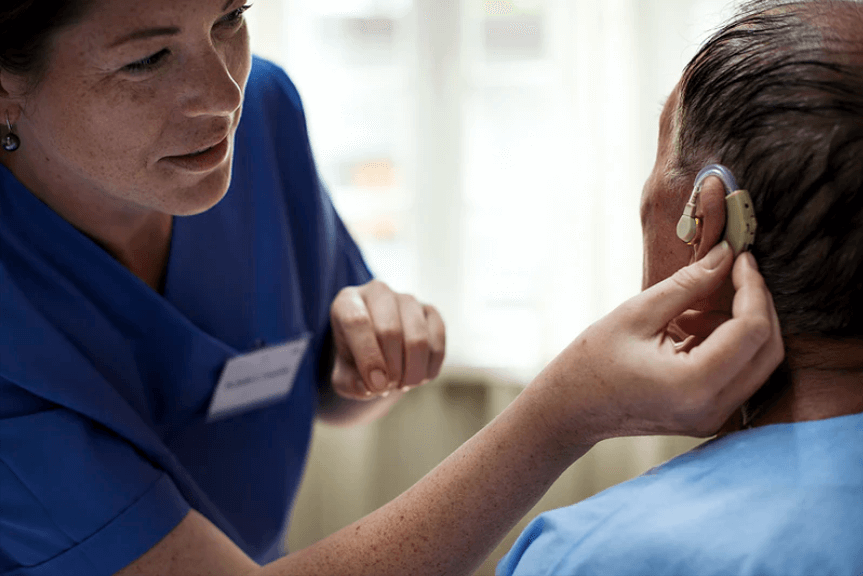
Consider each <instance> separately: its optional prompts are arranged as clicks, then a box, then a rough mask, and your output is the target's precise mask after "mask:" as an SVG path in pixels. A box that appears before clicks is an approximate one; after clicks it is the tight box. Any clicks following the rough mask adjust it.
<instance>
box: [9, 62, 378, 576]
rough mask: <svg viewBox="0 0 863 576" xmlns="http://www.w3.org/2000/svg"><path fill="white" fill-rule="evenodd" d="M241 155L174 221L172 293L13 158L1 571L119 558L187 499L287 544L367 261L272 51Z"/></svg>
mask: <svg viewBox="0 0 863 576" xmlns="http://www.w3.org/2000/svg"><path fill="white" fill-rule="evenodd" d="M24 145H26V142H25V143H24ZM233 162H234V163H233V180H232V184H231V186H230V189H229V190H228V193H227V195H226V196H225V198H224V199H223V200H222V201H221V202H220V203H219V204H218V205H217V206H215V207H214V208H213V209H211V210H209V211H207V212H205V213H203V214H201V215H198V216H191V217H182V218H180V217H178V218H175V219H174V228H173V237H172V242H171V253H170V259H169V263H168V270H167V279H166V286H165V293H164V295H159V294H157V293H156V292H155V291H153V290H152V289H151V288H149V287H148V286H147V285H146V284H144V283H143V282H142V281H141V280H139V279H138V278H137V277H135V276H134V275H133V274H132V273H131V272H129V271H128V270H127V269H126V268H124V267H123V266H121V265H120V264H119V263H118V262H117V261H116V260H114V259H113V258H112V257H111V256H110V255H109V254H108V253H107V252H105V251H104V250H102V249H101V248H100V247H99V246H97V245H96V244H95V243H94V242H92V241H91V240H90V239H88V238H87V237H86V236H84V235H83V234H81V233H80V232H78V231H77V230H76V229H75V228H73V227H72V226H71V225H70V224H69V223H68V222H66V221H65V220H63V219H62V218H60V217H59V216H58V215H57V214H56V213H55V212H53V211H52V210H51V209H50V208H48V207H47V206H46V205H45V204H43V203H42V202H41V201H39V200H38V199H37V198H36V197H34V196H33V195H32V194H30V193H29V192H28V191H27V190H25V189H24V188H23V187H22V185H21V184H20V183H19V182H18V181H17V180H16V179H15V178H14V177H13V176H12V174H11V173H10V172H9V171H8V170H6V169H5V168H2V167H0V319H2V322H0V574H4V575H5V574H14V575H16V576H17V575H24V574H28V575H29V574H32V575H36V574H39V575H48V574H51V575H54V574H63V575H67V576H68V575H74V574H87V575H88V576H89V575H96V574H112V573H114V572H115V571H117V570H119V569H121V568H123V567H124V566H126V565H128V564H129V563H131V562H132V561H134V560H135V559H136V558H138V557H139V556H140V555H141V554H143V553H144V552H146V551H147V550H149V549H150V548H151V547H152V546H153V545H154V544H156V543H157V542H158V541H159V540H160V539H161V538H162V537H164V536H165V535H166V534H167V533H168V532H170V531H171V530H172V529H173V528H174V526H176V525H177V524H178V523H179V522H180V520H181V519H182V518H183V517H184V516H185V515H186V513H187V512H188V511H189V509H190V508H194V509H196V510H198V511H199V512H201V513H202V514H204V515H205V516H206V517H207V518H209V519H210V520H211V521H212V522H213V523H215V524H216V525H217V526H218V527H219V528H220V529H221V530H223V531H224V532H225V533H226V534H227V535H228V536H229V537H230V538H231V539H232V540H233V541H234V542H236V543H237V544H238V545H239V546H240V547H241V548H242V549H243V550H245V552H246V553H247V554H249V555H250V556H252V557H253V558H255V559H256V560H257V561H259V562H267V561H269V560H272V559H273V558H275V557H277V556H278V555H279V553H280V544H281V542H282V540H283V537H284V532H285V527H286V525H287V516H288V511H289V509H290V507H291V504H292V500H293V498H294V495H295V494H296V491H297V488H298V485H299V482H300V477H301V475H302V471H303V467H304V464H305V458H306V454H307V451H308V446H309V440H310V434H311V427H312V420H313V418H314V414H315V406H316V400H317V396H316V394H317V387H318V386H319V385H320V384H322V382H321V378H319V375H320V374H319V373H320V367H321V366H319V364H320V362H319V359H320V358H321V356H322V351H323V348H324V343H325V340H326V336H327V334H328V331H329V305H330V303H331V302H332V300H333V298H334V297H335V295H336V293H337V292H338V291H339V290H340V289H341V288H342V287H344V286H346V285H358V284H362V283H365V282H367V281H368V280H369V279H370V278H371V275H370V273H369V271H368V269H367V268H366V265H365V264H364V262H363V259H362V257H361V255H360V253H359V250H358V249H357V247H356V245H355V244H354V242H353V241H352V239H351V238H350V236H349V234H348V232H347V231H346V229H345V227H344V225H343V223H342V221H341V220H340V219H339V217H338V215H337V214H336V212H335V210H334V209H333V206H332V204H331V202H330V200H329V198H328V196H327V194H326V192H325V191H324V190H323V188H322V185H321V183H320V181H319V179H318V174H317V171H316V169H315V163H314V160H313V158H312V153H311V150H310V146H309V140H308V134H307V131H306V124H305V118H304V114H303V108H302V104H301V102H300V98H299V95H298V94H297V91H296V89H295V88H294V86H293V84H292V83H291V81H290V80H289V79H288V77H287V76H286V75H285V73H284V72H283V71H282V70H280V69H279V68H277V67H276V66H274V65H273V64H271V63H269V62H266V61H263V60H260V59H257V58H256V59H254V62H253V65H252V72H251V76H250V78H249V82H248V86H247V89H246V93H245V102H244V112H243V116H242V120H241V122H240V124H239V128H238V131H237V135H236V143H235V154H234V161H233ZM303 335H310V336H311V343H310V345H309V348H308V350H307V352H306V354H305V356H304V358H303V361H302V364H301V367H300V369H299V372H298V374H297V377H296V380H295V382H294V385H293V388H292V390H291V392H290V394H289V396H288V397H287V398H286V399H284V400H283V401H280V402H278V403H276V404H272V405H269V406H267V407H265V408H259V409H254V410H249V411H246V412H244V413H241V414H237V415H234V416H232V417H228V418H225V419H223V420H217V421H215V422H211V423H208V422H207V419H206V413H207V409H208V406H209V402H210V400H211V397H212V393H213V390H214V387H215V385H216V382H217V380H218V377H219V375H220V372H221V371H222V368H223V367H224V365H225V362H226V360H228V359H230V358H232V357H234V356H237V355H238V354H242V353H246V352H248V351H250V350H253V349H255V348H256V347H258V346H260V344H261V343H262V342H263V343H265V344H266V345H276V344H281V343H285V342H287V341H291V340H293V339H295V338H298V337H301V336H303Z"/></svg>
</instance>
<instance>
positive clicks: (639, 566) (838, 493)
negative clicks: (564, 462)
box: [498, 414, 863, 576]
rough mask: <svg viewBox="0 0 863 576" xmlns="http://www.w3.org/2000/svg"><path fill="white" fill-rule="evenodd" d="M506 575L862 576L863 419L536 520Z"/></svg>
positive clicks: (720, 455) (750, 447)
mask: <svg viewBox="0 0 863 576" xmlns="http://www.w3.org/2000/svg"><path fill="white" fill-rule="evenodd" d="M498 574H500V575H503V576H510V575H515V576H541V575H543V576H571V575H572V576H574V575H576V574H577V575H583V576H587V575H603V576H609V575H632V576H645V575H657V576H658V575H672V574H673V575H679V576H693V575H699V576H710V575H741V576H744V575H753V576H754V575H776V576H792V575H795V574H799V575H801V576H804V575H805V576H815V575H819V574H825V575H826V574H834V575H846V576H860V575H861V574H863V414H854V415H850V416H843V417H838V418H831V419H827V420H819V421H813V422H800V423H796V424H778V425H771V426H764V427H760V428H755V429H752V430H746V431H742V432H737V433H735V434H730V435H728V436H725V437H722V438H719V439H716V440H713V441H710V442H707V443H706V444H703V445H701V446H699V447H698V448H696V449H694V450H692V451H690V452H688V453H686V454H684V455H682V456H679V457H677V458H675V459H673V460H671V461H669V462H667V463H666V464H664V465H662V466H659V467H658V468H655V469H653V470H652V471H650V472H648V473H646V474H644V475H643V476H640V477H638V478H635V479H634V480H631V481H629V482H624V483H623V484H620V485H618V486H615V487H613V488H610V489H608V490H605V491H604V492H601V493H600V494H597V495H596V496H594V497H592V498H589V499H587V500H585V501H583V502H581V503H578V504H575V505H573V506H569V507H567V508H561V509H559V510H554V511H552V512H547V513H545V514H542V515H540V516H538V517H537V518H536V519H535V520H534V521H533V522H531V524H530V525H529V526H528V527H527V528H526V529H525V530H524V532H523V533H522V534H521V536H520V537H519V539H518V540H517V541H516V543H515V545H514V546H513V548H512V550H510V552H509V553H508V554H507V555H506V556H505V557H504V558H503V560H501V562H500V564H499V565H498Z"/></svg>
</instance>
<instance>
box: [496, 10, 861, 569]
mask: <svg viewBox="0 0 863 576" xmlns="http://www.w3.org/2000/svg"><path fill="white" fill-rule="evenodd" d="M711 163H720V164H723V165H725V166H727V167H728V168H730V169H731V171H732V173H733V174H734V175H735V176H736V178H737V181H738V182H739V183H740V185H741V187H742V188H745V189H748V190H749V192H750V193H751V195H752V198H753V201H754V205H755V212H756V216H757V219H758V228H757V234H756V238H755V244H754V246H753V247H752V252H753V254H754V255H755V256H756V259H757V260H758V262H759V265H760V269H761V272H762V274H763V275H764V278H765V281H766V283H767V285H768V287H769V288H770V290H771V292H772V294H773V297H774V301H775V304H776V309H777V312H778V315H779V319H780V323H781V325H782V331H783V337H784V339H785V343H786V360H785V362H784V363H783V364H782V365H781V366H780V368H779V369H778V370H777V371H776V372H775V373H774V375H773V376H772V377H771V379H770V381H769V382H768V383H767V384H766V385H765V386H764V387H763V388H762V389H761V390H760V391H759V392H758V393H756V394H755V396H753V397H752V398H751V399H750V400H749V401H748V402H747V403H746V404H745V405H744V406H743V407H741V410H740V412H739V414H738V416H737V417H735V418H732V419H731V420H730V421H729V422H728V423H727V424H726V425H725V427H724V429H723V430H722V432H721V433H720V434H719V436H718V437H717V438H715V439H713V440H711V441H709V442H707V443H706V444H704V445H702V446H700V447H698V448H696V449H695V450H693V451H691V452H689V453H687V454H684V455H682V456H680V457H678V458H676V459H674V460H672V461H670V462H668V463H666V464H665V465H662V466H660V467H658V468H656V469H654V470H652V471H650V472H648V473H647V474H645V475H644V476H642V477H639V478H636V479H634V480H632V481H630V482H626V483H624V484H621V485H619V486H616V487H614V488H611V489H609V490H606V491H605V492H603V493H601V494H598V495H597V496H594V497H593V498H591V499H589V500H586V501H584V502H582V503H580V504H576V505H574V506H571V507H568V508H564V509H560V510H556V511H553V512H550V513H547V514H543V515H542V516H540V517H539V518H537V519H536V520H534V522H533V523H532V524H531V525H530V526H528V528H527V529H526V530H525V532H524V533H523V534H522V535H521V537H520V538H519V540H518V541H517V542H516V544H515V546H514V547H513V549H512V550H511V551H510V553H509V554H508V555H507V556H506V557H505V558H504V560H503V561H502V562H501V564H500V566H499V572H500V573H502V574H506V575H509V574H515V575H530V576H539V575H554V576H567V575H570V574H615V575H618V574H638V575H644V574H685V575H690V574H700V575H705V574H783V575H786V574H807V575H811V574H853V575H859V574H863V413H861V412H863V4H861V3H859V2H853V1H849V0H846V1H803V2H793V3H791V2H776V1H772V2H768V1H757V2H751V3H748V4H747V5H746V6H745V7H744V8H743V9H742V11H741V13H740V14H739V15H738V16H737V17H736V18H735V20H734V21H732V22H731V23H730V24H729V25H727V26H726V27H725V28H724V29H722V30H721V31H719V32H718V33H716V34H715V35H714V36H713V37H712V38H711V39H710V40H709V41H708V42H707V44H706V45H705V46H704V47H703V48H702V49H701V51H700V52H699V53H698V54H697V55H696V57H695V58H694V59H693V60H692V61H691V62H690V63H689V65H688V66H687V68H686V70H685V71H684V74H683V78H682V79H681V81H680V83H679V85H678V86H677V87H676V88H675V90H674V92H673V93H672V95H671V97H670V98H669V100H668V102H667V104H666V105H665V108H664V110H663V113H662V117H661V120H660V136H659V146H658V153H657V160H656V166H655V167H654V170H653V173H652V174H651V175H650V177H649V179H648V181H647V183H646V185H645V189H644V194H643V198H642V225H643V229H644V250H645V254H644V286H645V287H647V286H651V285H653V284H655V283H656V282H658V281H660V280H662V279H663V278H666V277H668V276H670V275H671V274H672V273H673V272H674V271H676V270H677V269H679V268H681V267H682V266H684V265H686V264H687V263H689V262H690V261H691V260H695V259H699V258H702V257H703V256H704V255H705V254H706V253H707V252H708V251H709V249H710V248H711V247H712V246H713V245H715V244H716V243H718V242H720V241H721V240H722V235H723V229H724V226H725V218H726V215H725V203H724V196H725V190H724V188H723V185H722V183H721V182H720V181H719V179H718V178H713V177H711V178H708V179H707V180H706V181H705V183H704V187H703V189H702V191H701V193H700V195H699V199H698V203H697V212H696V216H697V218H698V230H697V234H696V237H695V240H694V242H693V245H692V247H689V246H687V245H685V244H684V243H683V242H682V241H681V240H679V239H678V238H677V237H676V233H675V229H676V224H677V221H678V219H679V218H680V215H681V214H682V213H683V208H684V204H685V203H686V201H687V199H688V198H689V196H690V193H691V192H692V188H693V182H694V180H695V176H696V174H697V173H698V171H699V170H700V169H701V168H702V167H704V166H705V165H707V164H711ZM730 294H731V288H730V286H726V287H725V289H724V290H720V292H719V293H718V294H717V295H715V296H712V297H710V298H709V299H708V300H705V301H702V302H700V303H699V306H698V308H699V312H697V313H692V314H689V315H687V316H686V317H683V318H681V319H680V321H679V322H678V327H679V328H680V332H681V337H687V336H691V337H693V338H695V339H697V338H698V335H699V334H700V333H705V332H707V331H708V329H709V327H711V326H715V324H716V323H718V322H721V320H722V318H723V316H724V317H727V314H728V312H729V311H730V309H731V308H730V306H731V304H730V303H731V301H730V298H729V295H730ZM684 345H686V344H684Z"/></svg>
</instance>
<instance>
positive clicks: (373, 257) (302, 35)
mask: <svg viewBox="0 0 863 576" xmlns="http://www.w3.org/2000/svg"><path fill="white" fill-rule="evenodd" d="M726 4H727V2H726V1H725V0H696V1H684V0H669V1H667V2H651V3H647V2H639V1H637V0H604V1H599V0H594V1H588V0H338V1H335V0H329V1H327V2H307V1H304V0H282V1H279V0H267V2H261V3H259V4H258V5H256V6H255V8H254V9H253V10H251V11H250V12H249V18H250V25H251V27H252V34H253V44H252V45H253V49H254V50H255V51H256V53H259V54H261V55H263V56H266V57H269V58H271V59H273V60H275V61H276V62H278V63H279V64H281V65H282V66H284V67H285V68H286V70H287V71H288V73H289V74H290V75H291V77H292V79H293V80H294V82H295V83H296V84H297V86H298V88H299V90H300V93H301V95H302V96H303V99H304V103H305V106H306V112H307V116H308V121H309V129H310V134H311V138H312V145H313V148H314V151H315V154H316V158H317V161H318V165H319V169H320V171H321V174H322V177H323V179H324V181H325V182H326V184H327V186H328V187H329V189H330V192H331V194H332V196H333V200H334V202H335V204H336V206H337V208H338V209H339V211H340V213H341V215H342V217H343V218H344V219H345V221H346V223H347V224H348V227H349V228H350V230H351V231H352V233H353V234H354V236H355V238H356V239H357V241H358V243H359V244H360V246H361V247H362V248H363V250H364V253H365V254H366V257H367V259H368V261H369V264H370V266H371V267H372V269H373V271H374V272H375V273H376V274H377V275H378V276H379V277H380V278H381V279H383V280H385V281H387V282H388V283H390V285H391V286H392V287H393V288H394V289H397V290H400V291H406V292H412V293H415V294H417V296H419V297H420V298H421V299H423V300H425V301H428V302H431V303H433V304H435V305H436V306H438V307H439V308H440V309H441V311H442V313H443V315H444V319H445V320H446V322H447V328H448V363H449V364H457V365H467V366H472V367H484V368H492V369H497V370H503V371H506V372H509V373H511V374H513V375H515V376H517V377H523V378H525V379H528V378H530V377H531V376H532V375H533V374H535V373H536V372H537V371H538V370H539V369H540V368H541V367H542V366H543V365H544V364H545V363H547V362H548V361H549V360H550V359H551V358H552V357H554V356H555V355H556V354H557V353H558V352H559V351H560V350H561V349H562V348H563V347H565V346H566V345H567V344H568V343H569V342H570V341H571V340H572V339H573V338H574V337H575V336H576V335H577V334H578V333H580V332H581V331H582V330H583V329H584V328H585V327H586V326H587V325H588V324H589V323H590V322H592V321H594V320H596V319H597V318H599V317H600V316H602V315H603V314H605V313H607V312H608V311H610V310H611V309H612V308H613V307H614V306H616V305H617V304H619V303H621V302H622V301H623V300H625V299H626V298H628V297H630V296H632V295H633V294H635V293H636V292H637V291H638V290H639V288H640V283H641V280H640V278H641V232H640V222H639V217H638V204H639V198H640V193H641V187H642V184H643V182H644V179H645V178H646V177H647V175H648V174H649V172H650V170H651V167H652V164H653V158H654V155H655V150H656V131H657V122H658V116H659V107H660V104H661V103H662V101H663V100H664V98H665V96H667V94H668V93H669V92H670V91H671V89H672V88H673V87H674V84H675V82H676V81H677V79H678V78H679V76H680V72H681V70H682V67H683V65H684V64H685V62H686V61H688V59H689V58H690V57H691V56H692V55H693V54H694V52H695V50H696V48H697V44H698V42H699V41H701V40H702V39H703V38H704V37H705V36H706V32H707V31H708V30H709V29H710V28H711V27H712V26H715V25H716V24H718V23H719V22H721V20H722V17H723V16H727V15H728V12H727V10H728V8H727V7H726ZM723 9H724V10H725V12H723Z"/></svg>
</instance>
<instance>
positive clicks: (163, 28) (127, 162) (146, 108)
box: [4, 0, 251, 215]
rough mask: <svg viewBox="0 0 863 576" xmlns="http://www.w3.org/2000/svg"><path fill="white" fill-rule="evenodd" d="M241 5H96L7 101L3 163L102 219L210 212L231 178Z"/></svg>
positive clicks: (99, 0) (245, 44) (113, 0)
mask: <svg viewBox="0 0 863 576" xmlns="http://www.w3.org/2000/svg"><path fill="white" fill-rule="evenodd" d="M242 4H243V0H227V1H226V0H93V1H92V2H91V6H90V8H89V10H88V14H87V16H86V17H85V18H84V19H82V20H81V21H80V22H79V23H77V24H75V25H74V26H72V27H70V28H67V29H64V30H63V31H61V32H60V33H59V34H58V35H57V36H56V39H55V42H54V44H53V51H52V55H51V59H50V62H49V66H48V69H47V72H46V74H45V76H44V77H43V79H42V80H41V82H40V83H39V84H38V86H37V87H36V88H35V90H33V91H31V92H29V93H27V92H22V93H21V94H22V95H21V96H20V97H17V99H15V100H14V102H15V104H16V105H17V107H18V109H20V114H19V115H17V118H13V122H15V130H16V132H17V133H18V135H19V136H20V138H21V142H22V144H21V148H20V149H19V150H18V151H16V152H14V153H11V154H8V155H6V157H5V158H4V163H6V164H7V165H8V166H9V167H10V168H11V169H12V171H13V172H14V173H15V174H16V176H17V177H18V178H19V179H20V180H22V182H23V183H24V184H25V185H26V186H28V188H30V189H31V190H32V191H33V192H34V193H36V195H37V196H40V197H43V200H44V199H45V198H44V196H45V195H46V194H47V195H51V196H54V197H56V196H57V195H61V194H62V195H63V197H64V198H65V199H66V201H67V202H73V203H76V204H78V205H79V207H80V206H84V207H87V206H89V207H90V208H92V209H93V210H94V211H95V212H101V213H104V214H106V215H107V214H108V213H110V212H111V211H116V210H121V211H126V212H128V213H140V212H146V213H149V212H153V211H156V212H161V213H166V214H174V215H188V214H195V213H199V212H202V211H204V210H206V209H208V208H210V207H212V206H213V205H214V204H216V203H217V202H218V201H219V200H220V199H221V198H222V197H223V196H224V194H225V192H226V191H227V188H228V184H229V182H230V177H231V160H232V157H233V147H234V146H233V141H234V134H235V131H236V128H237V123H238V122H239V119H240V114H241V109H242V103H243V91H244V89H245V85H246V80H247V79H248V75H249V69H250V67H251V57H250V52H249V39H248V32H247V29H246V25H245V23H244V20H243V16H242V13H243V11H244V9H245V7H244V6H243V5H242ZM6 84H7V86H8V85H12V83H10V82H7V83H6ZM22 85H23V83H22ZM7 86H4V88H5V89H7V92H12V91H10V90H8V88H7ZM13 96H14V94H13ZM7 107H8V104H7ZM201 151H204V152H203V153H201V154H197V153H198V152H201ZM40 192H41V193H40ZM49 203H50V202H49Z"/></svg>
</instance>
